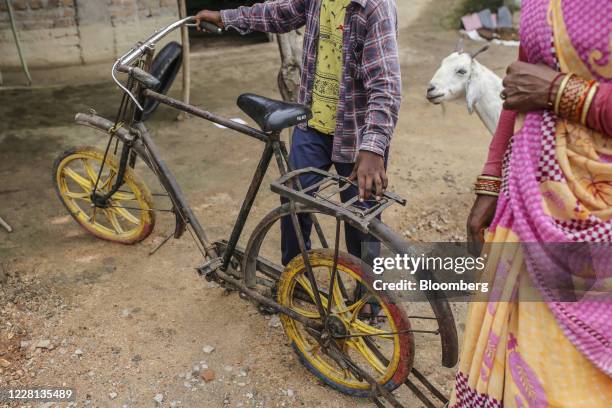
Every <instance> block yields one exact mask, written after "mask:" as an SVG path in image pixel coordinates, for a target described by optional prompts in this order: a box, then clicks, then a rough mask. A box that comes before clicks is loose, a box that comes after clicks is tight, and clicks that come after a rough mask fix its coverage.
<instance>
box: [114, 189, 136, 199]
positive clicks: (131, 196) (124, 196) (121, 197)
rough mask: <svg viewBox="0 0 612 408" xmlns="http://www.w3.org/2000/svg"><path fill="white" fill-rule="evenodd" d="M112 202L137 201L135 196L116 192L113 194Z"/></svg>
mask: <svg viewBox="0 0 612 408" xmlns="http://www.w3.org/2000/svg"><path fill="white" fill-rule="evenodd" d="M113 200H117V201H137V199H136V194H134V193H127V192H122V191H117V192H116V193H115V194H113Z"/></svg>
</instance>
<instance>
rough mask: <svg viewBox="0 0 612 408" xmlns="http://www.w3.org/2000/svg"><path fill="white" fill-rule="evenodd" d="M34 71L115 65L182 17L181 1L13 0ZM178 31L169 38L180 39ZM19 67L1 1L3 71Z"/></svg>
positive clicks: (1, 66)
mask: <svg viewBox="0 0 612 408" xmlns="http://www.w3.org/2000/svg"><path fill="white" fill-rule="evenodd" d="M11 1H12V4H13V10H14V15H15V20H16V22H17V27H18V29H19V37H20V39H21V44H22V48H23V51H24V54H25V57H26V60H27V62H28V65H29V66H31V67H50V66H63V65H79V64H89V63H93V62H101V61H110V60H113V59H116V58H117V57H118V56H120V55H122V54H123V53H124V52H125V51H127V50H128V49H129V48H131V47H132V46H133V45H134V43H135V42H136V41H138V40H141V39H144V38H146V37H147V36H148V35H150V34H151V33H153V31H155V30H156V29H158V28H160V27H162V26H165V25H167V24H169V23H170V22H172V21H175V20H177V19H178V7H177V0H11ZM178 38H179V36H178V32H177V33H175V34H173V35H172V36H170V37H169V39H173V40H177V39H178ZM17 66H19V57H18V54H17V49H16V47H15V43H14V40H13V34H12V32H11V27H10V22H9V16H8V11H7V9H6V3H5V0H0V68H13V67H17Z"/></svg>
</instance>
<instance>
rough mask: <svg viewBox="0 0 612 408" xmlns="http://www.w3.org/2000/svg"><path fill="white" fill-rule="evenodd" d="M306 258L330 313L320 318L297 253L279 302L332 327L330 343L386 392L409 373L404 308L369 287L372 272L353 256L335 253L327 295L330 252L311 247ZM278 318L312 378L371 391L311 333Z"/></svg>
mask: <svg viewBox="0 0 612 408" xmlns="http://www.w3.org/2000/svg"><path fill="white" fill-rule="evenodd" d="M309 260H310V264H311V267H312V271H313V274H314V277H315V281H316V284H317V289H318V292H319V293H320V297H321V302H322V303H323V306H324V308H325V309H326V310H327V307H328V302H330V301H331V302H332V307H331V315H330V316H327V317H326V318H325V321H323V320H324V319H322V318H321V314H320V313H319V311H318V308H317V306H316V301H315V291H314V290H313V287H312V285H311V283H310V280H309V279H308V275H307V269H306V266H305V264H304V261H303V258H302V256H301V255H298V256H297V257H296V258H295V259H293V260H292V261H291V262H290V263H289V265H287V267H286V268H285V271H284V272H283V274H282V276H281V279H280V282H279V287H278V295H277V299H278V303H279V304H281V305H283V306H285V307H288V308H290V309H292V310H294V311H296V312H297V313H299V314H301V315H303V316H305V317H308V318H310V319H315V320H319V321H321V323H323V324H325V325H326V326H327V327H330V326H333V328H332V330H331V332H332V333H333V336H332V337H333V340H332V341H335V342H336V344H337V346H338V348H339V349H340V350H342V352H343V353H344V355H345V356H346V357H348V358H349V359H350V361H352V362H353V363H355V364H356V365H357V366H359V368H360V369H361V370H363V371H364V372H365V373H367V374H368V375H369V376H370V377H371V378H373V379H374V380H375V381H376V382H377V383H378V384H379V385H381V386H382V387H384V388H385V389H387V390H388V391H392V390H394V389H396V388H397V387H399V386H400V385H401V384H402V383H403V382H404V381H405V380H406V378H407V377H408V375H409V373H410V370H411V369H412V363H413V358H414V338H413V335H412V333H411V332H410V323H409V320H408V317H407V316H406V314H405V312H404V311H403V309H402V308H401V307H400V306H399V305H398V304H397V303H396V302H395V301H394V299H393V298H392V295H391V294H390V293H387V292H384V291H376V290H374V289H373V287H372V281H373V279H372V274H371V273H368V272H367V271H365V270H364V269H363V267H362V262H361V261H360V260H359V259H358V258H356V257H354V256H351V255H348V254H343V253H340V254H339V257H338V265H337V274H336V282H335V283H334V286H333V287H334V289H333V291H332V294H331V295H330V294H329V288H330V282H331V279H332V274H331V271H332V269H333V264H334V252H333V251H332V250H330V249H322V250H315V251H310V252H309ZM367 310H369V312H368V311H367ZM373 310H375V311H376V312H374V313H373V312H372V311H373ZM281 321H282V323H283V327H284V330H285V333H286V334H287V336H288V337H289V338H290V339H291V342H292V346H293V348H294V350H295V352H296V353H297V354H298V356H299V358H300V360H301V361H302V363H303V364H304V365H305V366H306V367H307V368H308V369H309V370H310V371H311V372H312V373H313V374H314V375H315V376H317V377H318V378H320V379H321V380H323V381H324V382H325V383H326V384H327V385H329V386H331V387H332V388H334V389H336V390H338V391H340V392H343V393H345V394H349V395H353V396H357V397H372V396H374V395H376V393H377V392H376V391H375V390H373V389H372V386H371V384H370V383H369V382H367V381H366V380H365V379H364V378H363V377H361V378H360V376H359V375H355V373H354V372H353V371H352V370H350V369H347V368H346V366H345V365H344V364H342V363H341V362H340V363H339V362H338V359H337V357H335V358H332V357H331V356H330V354H329V353H327V352H326V350H325V348H324V347H323V346H322V344H321V341H320V339H317V338H316V333H313V332H312V330H310V329H308V328H307V327H305V326H304V325H303V324H302V323H300V322H298V321H296V320H294V319H292V318H291V317H289V316H287V315H281Z"/></svg>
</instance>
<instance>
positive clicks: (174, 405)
mask: <svg viewBox="0 0 612 408" xmlns="http://www.w3.org/2000/svg"><path fill="white" fill-rule="evenodd" d="M179 405H181V401H172V402H171V403H170V408H176V407H178V406H179Z"/></svg>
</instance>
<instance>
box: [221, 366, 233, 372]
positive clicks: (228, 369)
mask: <svg viewBox="0 0 612 408" xmlns="http://www.w3.org/2000/svg"><path fill="white" fill-rule="evenodd" d="M223 369H224V370H225V371H227V372H228V373H231V372H232V370H233V369H234V368H233V367H232V366H229V365H226V366H223Z"/></svg>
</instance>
